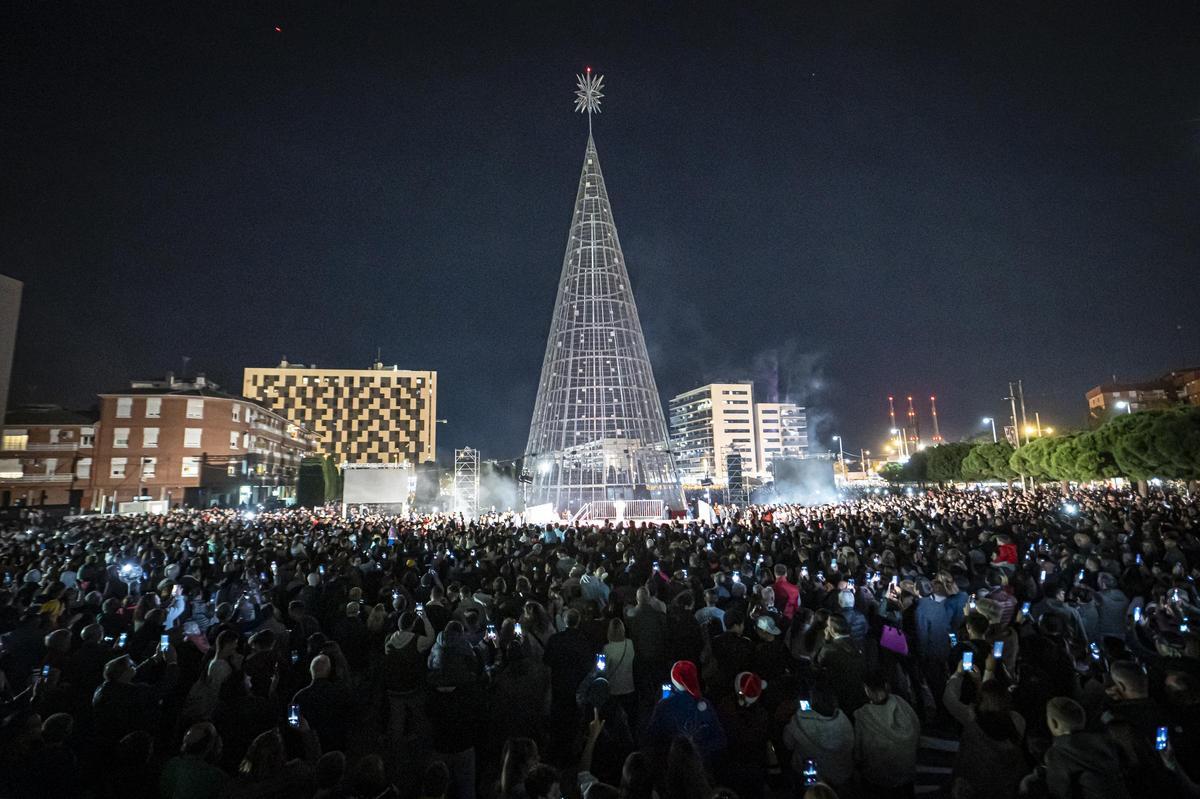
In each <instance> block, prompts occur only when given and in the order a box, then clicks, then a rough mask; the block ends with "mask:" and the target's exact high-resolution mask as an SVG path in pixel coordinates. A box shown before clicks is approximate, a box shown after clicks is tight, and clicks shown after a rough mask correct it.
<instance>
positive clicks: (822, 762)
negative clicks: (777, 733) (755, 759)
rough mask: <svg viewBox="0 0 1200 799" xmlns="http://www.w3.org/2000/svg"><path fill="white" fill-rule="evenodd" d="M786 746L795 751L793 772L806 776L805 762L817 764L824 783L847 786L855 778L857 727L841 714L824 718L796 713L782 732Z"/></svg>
mask: <svg viewBox="0 0 1200 799" xmlns="http://www.w3.org/2000/svg"><path fill="white" fill-rule="evenodd" d="M783 742H784V743H785V744H787V747H788V748H789V749H791V750H792V768H793V769H794V770H795V772H796V773H797V774H801V773H803V772H804V765H805V763H804V761H806V760H812V761H813V762H814V763H816V766H817V773H818V774H819V775H820V777H821V779H822V780H825V781H827V782H830V783H833V785H834V786H839V785H842V786H844V785H846V784H847V783H849V781H850V778H851V777H852V776H853V775H854V727H852V726H851V725H850V719H848V718H846V714H845V713H843V712H842V711H840V710H838V711H835V712H834V714H833V715H832V716H822V715H821V714H819V713H816V712H813V711H811V710H808V711H805V710H797V711H796V714H795V715H794V716H792V720H791V721H789V722H788V724H787V726H786V727H784V728H783Z"/></svg>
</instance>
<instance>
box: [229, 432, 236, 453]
mask: <svg viewBox="0 0 1200 799" xmlns="http://www.w3.org/2000/svg"><path fill="white" fill-rule="evenodd" d="M229 448H230V449H237V448H238V431H236V430H230V431H229Z"/></svg>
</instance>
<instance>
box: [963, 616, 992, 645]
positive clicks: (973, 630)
mask: <svg viewBox="0 0 1200 799" xmlns="http://www.w3.org/2000/svg"><path fill="white" fill-rule="evenodd" d="M989 626H990V625H989V624H988V620H987V617H986V616H983V615H981V614H979V613H972V614H971V615H969V616H967V637H969V638H970V639H971V640H973V641H974V640H978V639H980V638H984V637H985V636H987V631H988V627H989Z"/></svg>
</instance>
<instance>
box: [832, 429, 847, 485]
mask: <svg viewBox="0 0 1200 799" xmlns="http://www.w3.org/2000/svg"><path fill="white" fill-rule="evenodd" d="M833 440H834V441H836V442H837V443H838V462H839V463H840V464H841V465H842V480H845V479H846V450H845V449H844V448H843V447H842V437H841V436H834V437H833Z"/></svg>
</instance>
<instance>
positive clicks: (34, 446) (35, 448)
mask: <svg viewBox="0 0 1200 799" xmlns="http://www.w3.org/2000/svg"><path fill="white" fill-rule="evenodd" d="M77 449H79V442H78V441H72V442H70V443H67V444H42V443H36V442H33V441H31V442H29V443H28V444H27V445H26V446H25V450H26V451H27V452H74V451H75V450H77Z"/></svg>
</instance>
